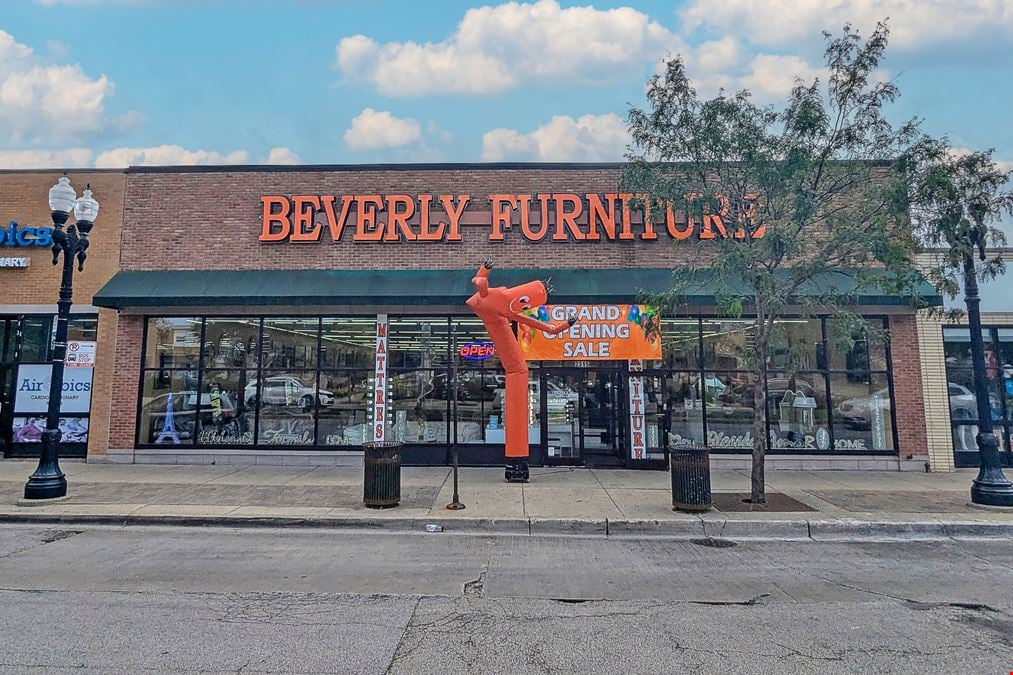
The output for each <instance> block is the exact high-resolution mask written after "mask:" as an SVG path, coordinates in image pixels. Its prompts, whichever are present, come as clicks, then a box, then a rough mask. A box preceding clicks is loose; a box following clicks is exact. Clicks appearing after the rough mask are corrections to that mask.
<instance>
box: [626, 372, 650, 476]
mask: <svg viewBox="0 0 1013 675" xmlns="http://www.w3.org/2000/svg"><path fill="white" fill-rule="evenodd" d="M643 370H644V362H643V360H641V359H630V458H631V459H647V429H646V426H645V424H644V422H645V416H644V378H643V376H642V375H639V373H641V372H643ZM635 373H637V374H635Z"/></svg>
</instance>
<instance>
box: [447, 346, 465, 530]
mask: <svg viewBox="0 0 1013 675" xmlns="http://www.w3.org/2000/svg"><path fill="white" fill-rule="evenodd" d="M451 330H452V332H451V336H450V341H451V342H450V344H451V350H452V353H451V354H450V378H451V391H452V392H453V393H452V395H453V397H454V404H453V407H452V408H451V410H453V412H454V419H453V420H451V421H452V422H453V423H454V436H453V438H454V498H453V500H451V502H450V503H449V504H447V509H448V510H450V511H460V510H461V509H463V508H464V504H462V503H461V497H460V495H458V493H457V359H458V357H459V354H458V353H457V329H456V328H453V329H451ZM448 430H449V427H448Z"/></svg>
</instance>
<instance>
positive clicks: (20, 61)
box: [0, 30, 137, 143]
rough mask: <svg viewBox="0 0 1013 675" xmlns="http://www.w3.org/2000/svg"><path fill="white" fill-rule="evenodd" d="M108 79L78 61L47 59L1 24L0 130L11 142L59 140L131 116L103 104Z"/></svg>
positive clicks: (132, 116)
mask: <svg viewBox="0 0 1013 675" xmlns="http://www.w3.org/2000/svg"><path fill="white" fill-rule="evenodd" d="M112 92H113V83H112V82H111V81H110V80H109V78H107V77H106V76H105V75H101V76H99V77H98V78H92V77H89V76H88V75H86V74H85V72H84V71H83V70H82V69H81V66H79V65H77V64H73V65H58V64H51V63H47V62H45V61H44V60H42V59H41V58H39V57H37V56H36V55H35V54H34V53H33V51H32V49H31V48H30V47H28V46H26V45H23V44H21V43H19V42H17V41H16V40H15V39H14V37H13V36H12V35H11V34H10V33H7V32H5V31H3V30H0V132H3V134H4V135H5V136H6V137H7V138H8V139H10V141H13V142H14V143H22V142H31V143H36V142H40V141H47V142H52V141H59V140H66V139H71V138H79V137H81V136H88V135H93V134H96V133H99V132H101V131H103V130H105V129H108V128H110V127H112V126H117V125H128V124H132V123H134V122H136V119H137V115H136V113H128V114H127V115H125V116H124V117H122V118H120V119H114V118H111V117H110V116H109V115H108V114H107V113H106V110H105V102H106V99H107V98H108V97H109V96H110V95H111V94H112Z"/></svg>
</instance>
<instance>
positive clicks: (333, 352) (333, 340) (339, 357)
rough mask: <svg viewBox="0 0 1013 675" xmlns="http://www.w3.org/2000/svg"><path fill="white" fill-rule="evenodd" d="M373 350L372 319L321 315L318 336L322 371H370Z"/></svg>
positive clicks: (374, 319) (374, 341) (374, 329)
mask: <svg viewBox="0 0 1013 675" xmlns="http://www.w3.org/2000/svg"><path fill="white" fill-rule="evenodd" d="M375 350H376V317H370V318H340V317H328V316H325V317H324V318H323V320H322V329H321V334H320V365H321V367H323V368H372V367H373V357H374V351H375Z"/></svg>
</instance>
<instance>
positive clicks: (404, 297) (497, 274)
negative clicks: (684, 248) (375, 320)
mask: <svg viewBox="0 0 1013 675" xmlns="http://www.w3.org/2000/svg"><path fill="white" fill-rule="evenodd" d="M472 276H474V269H458V270H291V271H290V270H252V271H234V270H182V271H151V272H118V273H117V274H116V275H115V276H114V277H113V278H112V279H110V280H109V282H108V283H107V284H106V285H105V286H103V287H102V289H101V290H99V292H98V293H96V294H95V297H94V300H93V304H95V305H96V306H98V307H110V308H114V309H126V308H130V307H212V306H214V307H228V306H234V305H243V306H260V305H263V306H269V305H270V306H278V305H284V306H298V305H369V306H385V305H412V306H427V305H463V303H464V301H465V299H467V298H468V296H470V295H471V294H472V293H473V292H474V287H473V286H472V285H471V278H472ZM549 277H551V278H552V285H553V288H554V290H553V292H552V295H551V297H550V300H551V301H552V302H553V303H555V304H574V303H582V304H598V303H628V302H631V301H634V300H635V299H636V298H637V295H638V293H640V292H641V291H646V292H660V291H664V290H665V289H667V288H669V287H670V286H671V283H672V271H671V270H670V269H667V268H647V269H644V268H636V269H573V268H571V269H543V270H532V269H524V270H518V269H493V271H492V273H491V275H490V279H491V282H492V285H493V286H513V285H516V284H520V283H524V282H525V281H531V280H532V279H543V280H544V279H548V278H549ZM706 277H707V271H706V270H701V271H700V282H699V283H698V284H694V289H693V290H691V291H690V292H688V293H686V294H685V295H684V297H685V299H686V301H687V303H688V304H693V305H713V304H715V298H714V291H713V290H711V289H709V288H708V283H707V280H706ZM854 286H855V281H854V279H853V278H852V277H851V276H849V275H848V274H846V273H835V274H833V275H828V276H827V278H826V279H824V280H821V281H820V282H819V283H818V284H814V289H813V290H814V292H816V293H818V294H822V293H825V292H826V291H827V289H839V290H840V291H842V292H850V290H851V289H854ZM919 295H920V297H921V299H922V300H923V301H924V302H928V303H929V304H934V305H939V304H942V298H941V297H940V296H939V295H938V293H936V291H935V289H933V288H932V286H930V285H929V284H928V283H924V284H922V288H921V289H920V291H919ZM855 300H856V302H857V303H858V304H862V305H883V306H886V305H894V306H902V305H907V304H909V302H908V301H907V300H906V299H904V298H900V297H897V296H891V295H882V294H875V293H858V294H857V295H856V298H855Z"/></svg>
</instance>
